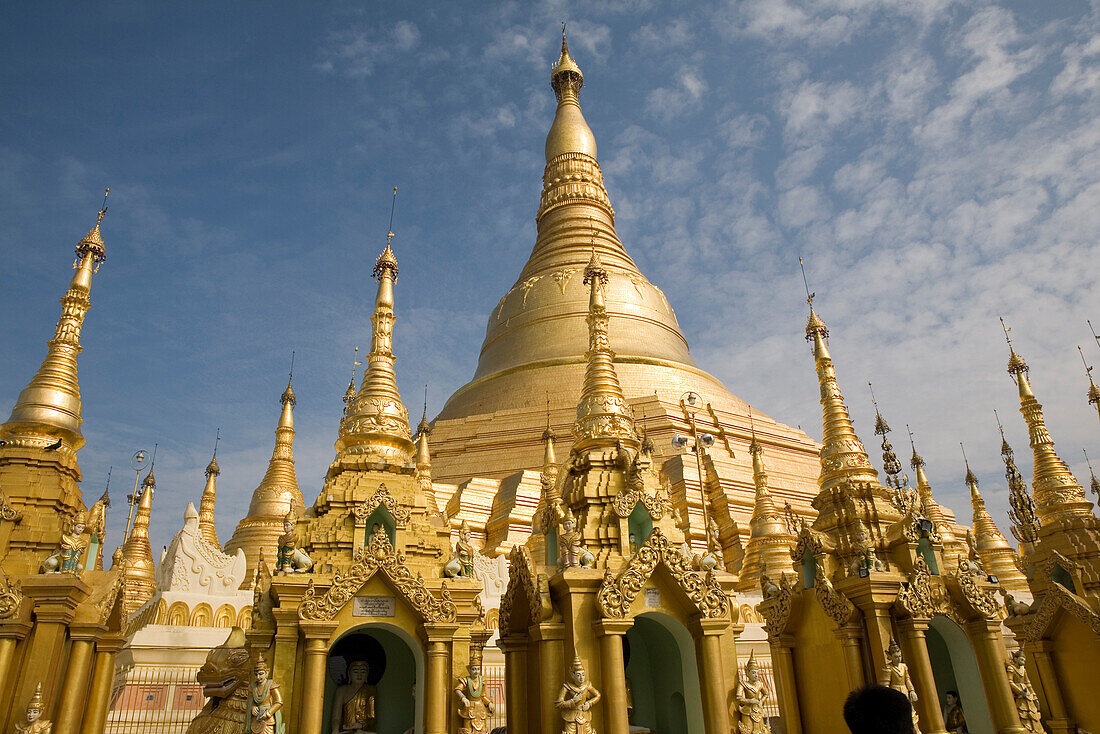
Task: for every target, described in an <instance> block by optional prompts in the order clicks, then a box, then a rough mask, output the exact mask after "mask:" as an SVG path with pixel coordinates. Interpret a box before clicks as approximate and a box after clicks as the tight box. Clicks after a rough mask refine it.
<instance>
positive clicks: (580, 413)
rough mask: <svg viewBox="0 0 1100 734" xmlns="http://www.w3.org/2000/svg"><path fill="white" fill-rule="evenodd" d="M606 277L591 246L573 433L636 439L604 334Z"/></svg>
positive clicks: (587, 437) (583, 437)
mask: <svg viewBox="0 0 1100 734" xmlns="http://www.w3.org/2000/svg"><path fill="white" fill-rule="evenodd" d="M607 280H608V276H607V271H606V270H604V268H603V266H602V265H601V264H600V258H599V256H598V255H597V254H596V250H595V249H594V248H593V250H592V257H591V259H590V260H589V262H588V266H587V267H586V268H585V269H584V284H585V285H587V286H588V287H589V296H588V319H587V322H588V353H587V355H586V357H587V359H588V367H587V369H586V370H585V373H584V385H583V387H582V388H581V399H580V402H578V403H577V420H576V421H575V422H574V423H573V435H574V437H575V438H576V439H577V440H578V441H584V440H585V439H591V438H624V439H632V440H637V436H636V435H635V432H634V419H633V417H632V416H631V414H630V410H629V409H628V408H627V405H626V399H625V398H624V397H623V391H622V388H621V387H620V385H619V377H618V375H617V374H616V373H615V366H614V364H613V362H614V359H615V354H614V353H613V352H612V351H611V346H610V343H609V342H608V338H607V329H608V322H609V318H608V315H607V306H606V305H605V304H604V300H603V298H604V288H605V287H606V286H607Z"/></svg>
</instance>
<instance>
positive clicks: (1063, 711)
mask: <svg viewBox="0 0 1100 734" xmlns="http://www.w3.org/2000/svg"><path fill="white" fill-rule="evenodd" d="M1026 649H1027V651H1028V652H1030V653H1031V655H1032V659H1033V660H1034V661H1035V672H1036V673H1038V678H1039V682H1040V685H1041V692H1040V694H1039V695H1040V697H1041V698H1043V699H1044V700H1045V702H1046V711H1045V713H1046V716H1044V717H1043V723H1044V724H1046V725H1047V726H1049V727H1050V730H1051V732H1053V734H1062V733H1063V732H1064V733H1065V734H1072V733H1073V732H1074V731H1076V728H1077V727H1076V726H1074V725H1073V723H1072V722H1071V721H1070V718H1069V709H1068V708H1066V700H1065V698H1064V697H1063V696H1062V683H1061V681H1059V680H1058V673H1057V672H1056V670H1055V668H1054V643H1053V642H1051V641H1050V640H1036V641H1035V642H1029V643H1027V645H1026Z"/></svg>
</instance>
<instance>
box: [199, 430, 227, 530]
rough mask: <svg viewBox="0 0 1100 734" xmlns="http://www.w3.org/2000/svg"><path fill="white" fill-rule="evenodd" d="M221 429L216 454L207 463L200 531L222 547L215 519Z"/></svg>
mask: <svg viewBox="0 0 1100 734" xmlns="http://www.w3.org/2000/svg"><path fill="white" fill-rule="evenodd" d="M221 438H222V435H221V429H220V428H219V429H218V435H217V437H216V438H215V439H214V455H213V456H211V457H210V463H209V464H207V465H206V487H204V488H203V490H202V500H200V502H199V533H200V534H201V535H202V537H203V539H204V540H206V542H208V543H211V544H212V545H214V546H215V547H218V548H221V547H222V544H221V543H219V542H218V530H217V525H216V524H215V521H214V505H215V503H216V502H217V500H218V488H217V483H216V482H217V478H218V475H219V474H221V470H220V469H219V468H218V442H220V441H221Z"/></svg>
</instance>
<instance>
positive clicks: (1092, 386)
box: [1077, 322, 1100, 415]
mask: <svg viewBox="0 0 1100 734" xmlns="http://www.w3.org/2000/svg"><path fill="white" fill-rule="evenodd" d="M1089 326H1092V322H1089ZM1077 351H1078V352H1080V354H1081V361H1082V362H1084V363H1085V376H1086V377H1088V378H1089V395H1088V397H1089V405H1095V406H1096V412H1097V414H1098V415H1100V387H1097V386H1096V383H1095V382H1094V381H1093V379H1092V367H1091V366H1090V365H1089V363H1088V362H1087V361H1085V353H1084V352H1082V351H1081V347H1077Z"/></svg>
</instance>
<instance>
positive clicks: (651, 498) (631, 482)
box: [613, 441, 672, 520]
mask: <svg viewBox="0 0 1100 734" xmlns="http://www.w3.org/2000/svg"><path fill="white" fill-rule="evenodd" d="M652 454H653V444H652V443H649V442H648V441H644V442H643V443H642V448H641V450H640V451H638V453H637V454H634V456H633V458H631V453H630V451H628V450H627V449H626V448H625V447H624V446H623V445H622V442H621V441H620V442H619V466H620V468H621V469H623V470H624V471H625V472H626V488H625V489H624V490H623V491H622V492H620V493H619V494H618V496H616V497H615V502H614V505H613V507H614V509H615V514H616V515H618V516H619V517H629V516H630V513H631V512H633V511H634V507H635V506H636V505H637V504H638V503H639V502H641V503H642V506H643V507H645V509H646V511H647V512H649V515H650V517H652V518H653V519H654V520H660V519H661V518H662V517H664V516H665V515H666V514H668V513H670V512H672V500H670V499H669V498H668V494H667V493H666V492H665V491H664V489H663V488H661V487H660V481H659V479H656V478H655V481H656V482H657V483H658V489H657V490H656V491H655V492H653V493H652V494H650V493H648V492H646V490H645V477H646V475H647V474H648V475H652V474H653V472H652V467H653V458H652Z"/></svg>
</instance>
